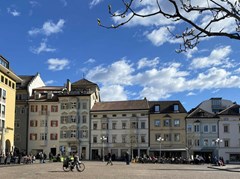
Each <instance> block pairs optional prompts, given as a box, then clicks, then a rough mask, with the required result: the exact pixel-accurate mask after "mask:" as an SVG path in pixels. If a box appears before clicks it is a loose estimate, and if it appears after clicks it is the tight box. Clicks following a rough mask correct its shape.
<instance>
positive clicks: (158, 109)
mask: <svg viewBox="0 0 240 179" xmlns="http://www.w3.org/2000/svg"><path fill="white" fill-rule="evenodd" d="M154 112H155V113H160V106H159V105H155V106H154Z"/></svg>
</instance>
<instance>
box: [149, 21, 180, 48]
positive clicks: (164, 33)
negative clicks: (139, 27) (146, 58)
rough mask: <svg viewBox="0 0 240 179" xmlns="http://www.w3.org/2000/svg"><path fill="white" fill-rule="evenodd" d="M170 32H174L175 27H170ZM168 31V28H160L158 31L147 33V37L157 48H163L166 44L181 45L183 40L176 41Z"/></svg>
mask: <svg viewBox="0 0 240 179" xmlns="http://www.w3.org/2000/svg"><path fill="white" fill-rule="evenodd" d="M168 28H169V30H170V31H173V30H174V27H173V26H171V27H168ZM169 30H168V29H167V27H160V28H159V29H157V30H153V31H152V32H151V33H147V32H146V33H145V36H146V37H147V39H148V40H150V41H151V42H152V43H153V44H154V45H155V46H161V45H163V44H164V43H166V42H169V43H180V42H181V39H176V38H175V37H174V36H173V35H172V34H171V33H170V32H169Z"/></svg>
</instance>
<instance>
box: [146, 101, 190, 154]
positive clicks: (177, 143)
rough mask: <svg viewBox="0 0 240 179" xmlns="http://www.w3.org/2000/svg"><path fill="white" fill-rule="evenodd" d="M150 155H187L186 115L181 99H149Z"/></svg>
mask: <svg viewBox="0 0 240 179" xmlns="http://www.w3.org/2000/svg"><path fill="white" fill-rule="evenodd" d="M149 107H150V114H149V133H150V156H158V157H159V156H160V155H161V157H162V158H175V157H178V158H179V157H186V140H185V139H186V133H185V117H186V115H187V111H186V110H185V108H184V107H183V105H182V104H181V103H180V101H149Z"/></svg>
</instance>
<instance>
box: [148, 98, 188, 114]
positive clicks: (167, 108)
mask: <svg viewBox="0 0 240 179" xmlns="http://www.w3.org/2000/svg"><path fill="white" fill-rule="evenodd" d="M148 103H149V107H150V113H155V110H154V106H156V105H159V106H160V113H172V112H173V111H174V105H178V112H179V113H187V111H186V109H185V108H184V107H183V105H182V103H181V102H180V101H149V102H148Z"/></svg>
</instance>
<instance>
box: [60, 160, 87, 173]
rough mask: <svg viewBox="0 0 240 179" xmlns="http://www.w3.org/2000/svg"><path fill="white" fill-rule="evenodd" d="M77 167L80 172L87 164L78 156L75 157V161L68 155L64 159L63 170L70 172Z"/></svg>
mask: <svg viewBox="0 0 240 179" xmlns="http://www.w3.org/2000/svg"><path fill="white" fill-rule="evenodd" d="M74 167H76V169H77V171H78V172H83V171H84V170H85V165H84V163H83V162H81V161H80V160H79V159H78V158H77V159H76V158H75V157H74V161H72V160H71V159H70V158H69V157H67V158H66V159H65V160H64V161H63V170H64V171H65V172H69V171H70V170H71V171H72V170H73V169H74Z"/></svg>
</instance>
